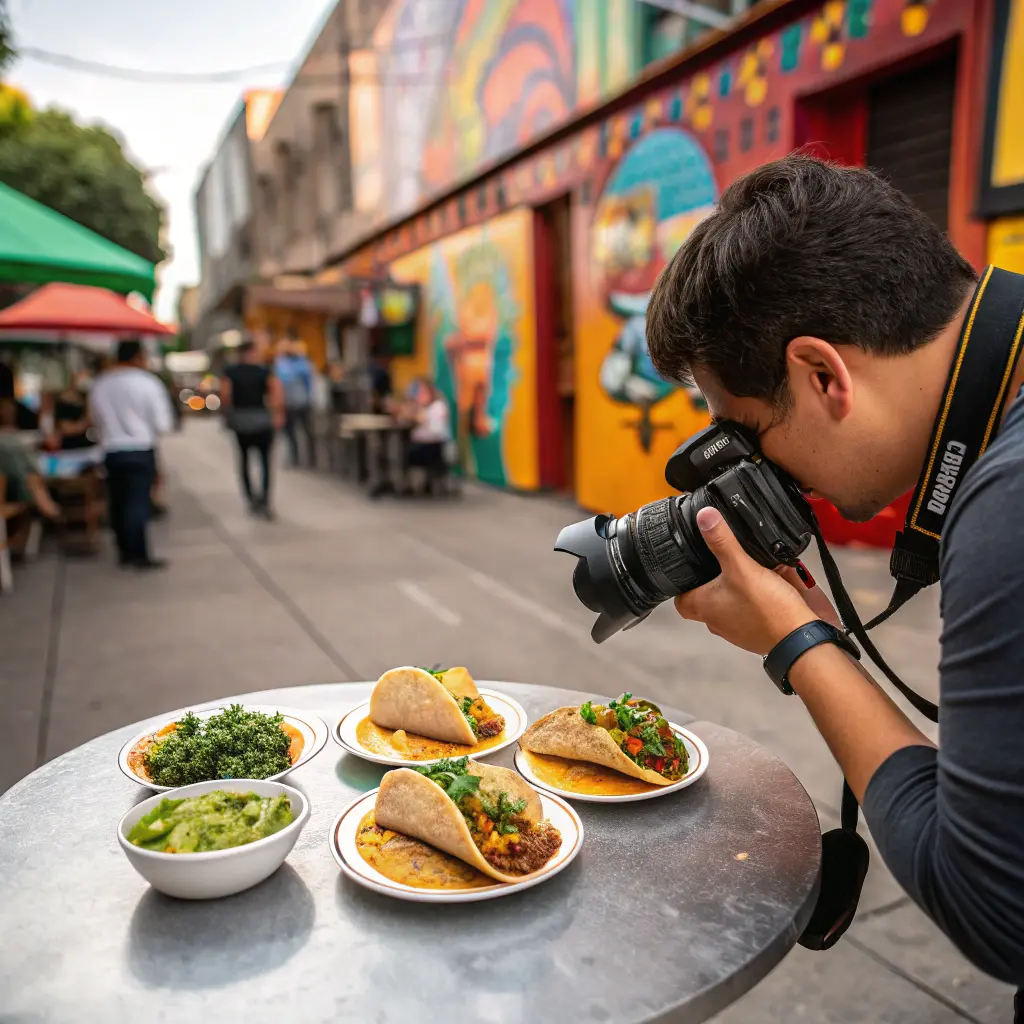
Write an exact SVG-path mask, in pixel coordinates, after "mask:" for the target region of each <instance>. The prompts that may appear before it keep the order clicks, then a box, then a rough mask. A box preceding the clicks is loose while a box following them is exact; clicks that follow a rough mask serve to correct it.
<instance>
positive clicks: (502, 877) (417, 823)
mask: <svg viewBox="0 0 1024 1024" xmlns="http://www.w3.org/2000/svg"><path fill="white" fill-rule="evenodd" d="M468 767H469V772H470V774H471V775H479V776H480V791H481V792H483V793H484V794H485V795H486V796H488V797H490V798H491V799H492V800H497V797H498V794H499V793H507V794H508V796H509V797H510V798H511V799H512V800H526V810H524V811H523V814H522V817H523V818H525V819H526V820H527V821H529V822H530V824H537V823H538V822H540V820H541V818H542V816H543V814H544V808H543V805H542V804H541V801H540V796H539V795H538V794H537V792H536V790H534V789H533V788H532V787H531V786H530V785H529V784H528V783H527V782H526V781H525V779H523V778H522V777H521V776H520V775H518V774H517V773H516V772H514V771H511V770H510V769H508V768H501V767H500V766H498V765H493V764H477V763H476V762H475V761H471V762H470V763H469V766H468ZM373 817H374V820H375V821H376V823H377V824H378V825H379V826H380V827H381V828H387V829H391V830H392V831H393V832H400V833H402V835H406V836H412V837H413V838H414V839H419V840H421V841H422V842H424V843H427V844H428V845H429V846H434V847H436V848H437V849H438V850H443V851H444V852H445V853H450V854H451V855H452V856H453V857H458V858H459V860H461V861H464V862H465V863H466V864H469V865H470V866H471V867H474V868H476V869H477V871H482V872H483V873H484V874H485V875H488V876H489V877H491V878H494V879H497V880H498V881H499V882H521V881H522V880H523V879H524V878H532V877H533V875H535V874H537V872H536V871H534V872H531V873H530V874H528V875H510V874H506V873H505V872H504V871H499V870H498V869H497V868H495V867H493V866H492V865H491V864H490V863H489V862H488V861H487V859H486V858H485V857H484V855H483V854H482V853H481V852H480V850H479V849H478V847H477V845H476V843H474V842H473V836H472V835H471V833H470V831H469V826H468V825H467V824H466V819H465V818H464V817H463V815H462V811H460V810H459V808H458V807H457V806H456V805H455V803H454V802H453V801H452V800H451V799H450V798H449V796H448V794H447V793H446V792H445V791H444V790H443V789H442V788H441V787H440V786H439V785H437V783H436V782H431V781H430V779H428V778H427V777H426V776H425V775H420V774H419V772H414V771H413V770H412V769H411V768H395V769H394V770H393V771H390V772H388V773H387V774H386V775H385V776H384V778H383V779H381V782H380V789H379V790H378V792H377V802H376V804H375V806H374V811H373ZM538 870H543V868H539V869H538Z"/></svg>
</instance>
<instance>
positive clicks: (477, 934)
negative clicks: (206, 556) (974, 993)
mask: <svg viewBox="0 0 1024 1024" xmlns="http://www.w3.org/2000/svg"><path fill="white" fill-rule="evenodd" d="M487 685H488V686H491V687H492V688H494V689H500V690H503V691H505V692H507V693H508V694H509V695H510V696H512V697H514V698H515V699H516V700H518V701H520V703H522V704H523V706H524V707H525V708H526V711H527V713H528V714H529V716H530V718H531V719H535V718H537V717H538V716H539V715H541V714H543V713H544V712H546V711H549V710H550V709H552V708H554V707H558V706H560V705H565V704H577V703H579V702H580V701H581V700H583V699H586V697H588V696H592V697H593V698H594V699H595V700H596V699H598V698H597V696H596V695H588V694H581V693H578V692H575V691H573V690H561V689H552V688H549V687H544V686H528V685H523V684H517V683H488V684H487ZM370 689H371V686H370V684H368V683H341V684H331V685H323V686H301V687H295V688H290V689H283V690H269V691H264V692H262V693H258V694H246V695H244V696H242V697H237V698H236V697H232V698H230V699H231V700H239V701H248V702H251V703H259V704H279V705H280V706H282V707H284V706H290V707H298V708H306V709H310V710H315V711H316V712H318V713H319V714H321V715H322V716H323V718H324V720H325V722H327V724H328V726H333V724H334V723H335V722H336V721H337V719H338V718H339V717H340V715H341V714H342V713H343V712H344V711H346V710H348V709H349V708H352V707H354V706H355V705H356V704H358V703H360V702H361V701H364V700H366V699H367V698H368V697H369V694H370ZM216 703H221V702H216ZM664 710H665V711H666V713H667V715H668V717H669V718H670V719H671V720H672V721H674V722H676V723H677V724H680V725H686V726H687V728H690V729H692V730H693V731H694V732H695V733H696V734H697V735H699V736H700V737H701V738H702V739H703V740H704V742H705V743H706V744H707V746H708V750H709V751H710V762H709V767H708V771H707V774H706V775H705V776H704V777H703V778H702V779H700V780H699V781H698V782H697V783H696V784H694V785H693V786H692V787H689V788H687V789H683V790H681V791H679V792H676V793H674V794H671V795H669V796H666V797H662V798H660V799H656V800H646V801H641V802H635V803H627V804H611V805H600V804H587V803H578V802H577V803H576V804H575V805H574V806H575V807H576V809H577V810H578V812H579V814H580V817H581V818H582V820H583V823H584V827H585V830H586V835H585V838H584V842H583V848H582V850H581V851H580V855H579V857H577V859H576V860H575V861H574V862H573V863H572V864H571V865H570V866H569V867H568V868H567V869H566V870H565V871H563V872H562V873H561V874H559V875H557V876H556V877H554V878H552V879H551V880H550V881H546V882H543V883H542V884H540V885H537V886H535V887H534V888H532V889H529V890H527V891H524V892H520V893H516V894H513V895H511V896H508V897H505V898H502V899H497V900H489V901H485V902H480V903H469V904H460V905H446V906H437V905H434V906H430V905H425V904H420V903H406V902H401V901H398V900H394V899H389V898H388V897H386V896H381V895H377V894H376V893H372V892H368V891H366V890H364V889H362V888H360V887H359V886H357V885H356V884H354V883H352V882H350V881H349V880H348V879H346V878H345V877H344V876H342V874H341V872H340V871H339V870H338V868H337V865H336V864H335V862H334V860H333V859H332V857H331V852H330V849H329V848H328V832H329V831H330V827H331V824H332V823H333V821H334V819H335V817H336V816H337V815H338V813H339V811H340V810H341V809H342V808H343V807H344V806H345V805H346V804H348V803H349V802H350V801H351V800H353V799H354V798H355V797H356V796H358V795H359V794H360V793H363V792H365V791H367V790H370V789H372V788H374V787H375V786H377V785H378V783H379V782H380V777H381V775H382V773H383V771H384V770H385V769H383V768H381V767H378V766H376V765H373V764H371V763H369V762H367V761H362V760H359V759H358V758H356V757H353V756H351V755H349V754H344V753H342V751H341V749H340V748H339V747H338V746H337V745H336V744H335V743H334V741H333V740H329V741H328V745H327V747H326V748H325V749H324V750H323V751H322V752H321V753H320V754H318V755H317V756H316V757H315V758H314V759H313V760H312V761H310V762H309V763H308V764H306V765H304V766H303V767H301V768H299V769H297V770H296V771H295V772H294V773H293V774H292V775H290V776H289V777H288V779H287V781H288V782H289V783H290V784H291V785H293V786H295V787H296V788H298V789H300V790H302V791H303V792H304V793H305V794H306V796H307V797H308V798H309V799H310V801H311V803H312V816H311V817H310V820H309V822H308V824H307V825H306V827H305V830H304V831H303V833H302V835H301V836H300V837H299V841H298V843H297V844H296V847H295V849H294V850H293V851H292V854H291V856H290V857H289V858H288V860H287V861H286V862H285V865H284V866H283V867H282V868H281V869H280V870H279V871H277V873H276V874H274V875H272V876H271V877H270V878H269V879H268V880H267V881H265V882H263V883H262V884H261V885H259V886H257V887H256V888H253V889H250V890H249V891H247V892H244V893H240V894H239V895H237V896H232V897H229V898H227V899H222V900H213V901H208V902H189V901H179V900H174V899H170V898H168V897H165V896H161V895H160V894H158V893H156V892H155V891H153V890H151V889H150V888H149V887H148V886H147V884H146V883H145V882H144V881H143V880H142V879H141V878H140V877H139V876H138V875H137V874H135V872H134V871H133V870H132V868H131V866H130V865H129V864H128V861H127V860H126V859H125V856H124V854H123V853H122V851H121V850H120V848H119V847H118V844H117V839H116V835H115V831H116V826H117V822H118V819H119V818H120V817H121V815H122V814H123V813H124V812H125V811H126V810H127V809H128V808H129V807H131V806H132V804H133V803H135V802H136V801H138V800H141V799H143V798H144V797H146V796H149V795H151V794H150V793H149V791H148V790H145V789H143V788H142V787H141V786H137V785H135V784H134V783H132V782H131V781H130V780H129V779H128V778H126V777H125V776H124V775H123V774H122V773H121V771H120V770H119V768H118V765H117V753H118V750H119V749H120V747H121V746H122V744H124V743H125V742H126V741H127V740H129V739H130V738H131V737H132V736H133V735H135V734H137V733H138V732H139V731H141V730H142V729H143V728H144V725H143V724H141V723H140V724H135V725H130V726H125V727H124V728H122V729H118V730H116V731H115V732H111V733H107V735H105V736H101V737H99V738H98V739H95V740H92V741H91V742H89V743H86V744H85V745H83V746H81V747H78V748H77V749H75V750H72V751H70V752H69V753H67V754H64V755H62V756H61V757H58V758H56V759H55V760H53V761H51V762H49V763H48V764H46V765H44V766H43V767H41V768H39V769H37V770H36V771H35V772H33V773H32V774H31V775H29V776H28V777H26V778H25V779H23V780H22V781H21V782H19V783H17V784H16V785H15V786H14V787H13V788H12V789H10V790H8V792H7V793H5V794H4V795H3V796H2V797H0V908H2V909H0V920H2V922H3V927H2V931H0V935H2V938H0V944H2V945H0V950H2V955H0V1007H2V1009H3V1014H0V1016H3V1019H5V1020H12V1021H14V1020H18V1021H32V1022H33V1024H43V1022H61V1024H63V1022H68V1024H71V1022H74V1024H80V1022H82V1021H122V1020H139V1019H146V1020H153V1021H200V1020H202V1021H224V1022H227V1021H240V1020H244V1021H246V1022H247V1024H261V1022H264V1021H266V1022H268V1024H269V1022H273V1024H280V1022H281V1021H296V1022H307V1021H313V1022H320V1021H323V1022H334V1021H348V1020H358V1021H360V1022H365V1024H371V1022H383V1021H389V1022H390V1021H410V1022H411V1021H415V1022H417V1024H419V1022H434V1021H437V1022H443V1024H461V1022H467V1024H468V1022H479V1021H486V1022H493V1024H505V1022H510V1024H511V1022H520V1021H522V1022H545V1021H557V1022H569V1021H588V1020H593V1021H611V1022H616V1024H620V1022H634V1021H686V1022H694V1021H702V1020H705V1019H706V1018H707V1017H709V1016H711V1015H712V1014H713V1013H716V1012H717V1011H719V1010H721V1009H722V1008H723V1007H725V1006H727V1005H728V1004H729V1003H731V1002H733V1001H734V1000H735V999H737V998H738V997H739V996H741V995H742V994H743V993H744V992H746V991H747V990H748V989H749V988H751V987H752V986H753V985H754V984H756V983H757V982H758V981H759V980H760V979H761V978H763V977H764V976H765V975H766V974H767V973H768V972H769V971H770V970H771V969H772V967H774V966H775V965H776V964H777V963H778V962H779V960H780V959H781V958H782V957H783V956H784V955H785V953H786V952H787V950H789V949H790V948H791V947H792V945H793V944H794V942H795V941H796V938H797V936H798V935H799V933H800V932H801V930H802V929H803V927H804V925H805V923H806V921H807V920H808V918H809V916H810V912H811V909H812V906H813V903H814V899H815V896H816V892H817V886H818V867H819V856H820V836H819V833H818V821H817V817H816V815H815V811H814V807H813V806H812V804H811V801H810V799H809V798H808V796H807V794H806V793H805V792H804V790H803V788H802V787H801V786H800V783H799V782H797V780H796V778H795V777H794V776H793V774H792V772H790V770H789V769H788V768H787V767H786V766H785V765H784V764H783V763H782V762H781V761H780V760H779V759H778V758H777V757H775V756H774V755H773V754H771V753H769V752H768V751H767V750H765V749H764V748H763V747H761V746H759V745H758V744H756V743H754V742H753V741H752V740H750V739H747V738H746V737H745V736H741V735H740V734H738V733H735V732H733V731H732V730H730V729H726V728H723V727H722V726H718V725H714V724H712V723H710V722H701V721H692V719H691V717H690V716H689V715H686V714H684V713H682V712H680V711H678V710H675V709H673V708H665V709H664ZM160 721H166V716H161V717H160V718H158V719H154V720H153V723H157V722H160ZM494 761H495V762H497V763H500V764H504V765H506V766H511V764H512V755H511V750H510V749H506V750H504V751H502V752H500V753H499V754H497V755H496V756H495V757H494ZM741 854H742V855H746V856H739V855H741Z"/></svg>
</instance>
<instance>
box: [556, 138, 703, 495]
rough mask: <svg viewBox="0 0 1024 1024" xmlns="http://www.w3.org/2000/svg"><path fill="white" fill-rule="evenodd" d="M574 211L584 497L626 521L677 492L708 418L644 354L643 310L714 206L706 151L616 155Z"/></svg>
mask: <svg viewBox="0 0 1024 1024" xmlns="http://www.w3.org/2000/svg"><path fill="white" fill-rule="evenodd" d="M599 183H600V188H599V189H595V193H596V194H595V196H594V197H593V200H592V202H591V203H589V204H584V203H582V202H579V203H576V204H575V206H574V223H573V234H572V242H573V305H574V323H575V330H574V337H575V364H576V403H575V408H576V452H575V467H576V480H575V490H576V498H577V500H578V501H579V503H580V504H581V505H583V506H584V507H585V508H588V509H592V510H593V511H595V512H611V513H614V514H615V515H622V514H623V513H625V512H629V511H632V510H633V509H636V508H639V506H641V505H644V504H646V503H647V502H649V501H654V500H656V499H658V498H662V497H664V496H665V495H666V494H669V493H672V491H671V488H670V487H669V486H668V484H667V483H666V482H665V463H666V462H667V461H668V457H669V456H670V455H671V454H672V452H673V451H675V449H676V448H677V447H678V446H679V445H680V444H681V443H682V442H683V441H685V440H686V439H687V438H688V437H689V436H690V435H691V434H693V433H695V432H696V431H697V430H700V429H701V428H702V427H705V426H706V425H707V424H708V422H709V418H708V415H707V411H706V407H705V404H704V401H703V398H702V397H701V396H700V395H699V394H691V393H690V392H689V391H687V390H686V389H685V388H678V387H674V386H673V385H671V384H669V383H668V382H666V381H664V380H663V379H662V378H661V377H660V376H659V375H658V374H657V372H656V371H655V370H654V367H653V366H652V365H651V363H650V358H649V356H648V355H647V347H646V343H645V340H644V339H645V337H646V334H645V323H644V311H645V309H646V304H647V301H648V297H649V295H650V292H651V289H653V287H654V284H655V281H656V280H657V278H658V275H659V274H660V273H661V271H662V270H663V269H664V267H665V266H666V264H667V263H668V260H669V259H670V258H671V257H672V255H673V253H674V252H675V251H676V249H678V248H679V246H680V245H681V244H682V242H683V241H684V239H685V238H686V236H687V235H688V234H689V233H690V231H691V230H692V229H693V227H694V225H695V224H697V223H698V222H699V221H700V219H701V218H702V217H704V216H705V215H706V214H707V213H708V211H709V210H710V209H711V208H712V205H713V203H714V202H715V200H716V198H717V185H716V183H715V179H714V175H713V172H712V168H711V163H710V160H709V159H708V157H707V155H706V153H705V152H704V149H703V144H702V143H701V141H700V140H699V139H698V138H697V137H696V136H694V135H692V134H690V133H688V132H686V131H684V130H682V129H680V128H676V127H663V128H658V129H656V130H654V131H651V132H649V133H648V134H646V135H644V136H642V137H641V138H640V139H639V140H638V141H636V142H635V143H632V144H630V145H629V146H628V147H626V148H624V149H622V150H621V152H619V153H617V154H615V155H614V157H613V161H612V163H611V166H610V168H609V169H608V173H607V175H606V176H605V177H604V180H603V181H600V179H599Z"/></svg>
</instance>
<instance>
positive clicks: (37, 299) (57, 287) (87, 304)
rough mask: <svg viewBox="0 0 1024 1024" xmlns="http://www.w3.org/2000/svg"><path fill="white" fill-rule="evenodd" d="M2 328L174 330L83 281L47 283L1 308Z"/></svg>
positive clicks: (120, 331)
mask: <svg viewBox="0 0 1024 1024" xmlns="http://www.w3.org/2000/svg"><path fill="white" fill-rule="evenodd" d="M0 330H19V331H96V332H98V333H101V334H174V333H175V330H174V328H173V327H168V326H167V325H166V324H162V323H161V322H160V321H159V320H157V319H156V318H155V317H153V316H150V315H149V313H144V312H143V311H142V310H140V309H135V307H134V306H131V305H130V304H129V303H128V301H127V300H126V299H125V297H124V296H123V295H118V294H117V293H116V292H111V291H107V289H106V288H92V287H90V286H88V285H83V284H63V283H54V284H45V285H43V287H42V288H38V289H36V291H34V292H32V294H31V295H28V296H26V297H25V298H24V299H22V300H21V301H20V302H16V303H14V305H13V306H8V307H7V309H4V310H0Z"/></svg>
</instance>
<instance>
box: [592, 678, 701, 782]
mask: <svg viewBox="0 0 1024 1024" xmlns="http://www.w3.org/2000/svg"><path fill="white" fill-rule="evenodd" d="M580 718H582V719H583V721H584V722H588V723H589V724H590V725H596V726H599V727H600V728H602V729H605V730H607V732H608V735H609V736H610V737H611V738H612V740H614V742H615V745H616V746H617V747H618V748H619V750H621V751H622V753H623V754H625V755H626V757H628V758H629V759H630V761H632V762H633V763H634V764H636V765H638V766H639V767H640V768H642V769H644V770H645V771H652V772H657V773H658V774H659V775H660V776H661V777H662V778H665V779H668V780H669V781H671V782H678V781H679V780H680V779H681V778H682V777H683V776H684V775H685V774H686V772H687V768H688V765H687V758H686V746H685V745H684V744H683V741H682V740H681V739H679V737H678V736H676V734H675V733H674V732H673V731H672V727H671V726H670V725H669V724H668V721H667V719H666V718H665V717H664V716H663V715H662V713H661V708H659V707H658V705H657V704H652V703H651V702H650V701H649V700H639V699H637V698H635V697H634V696H633V694H632V693H629V692H628V691H627V692H626V693H624V694H622V695H621V696H620V697H617V698H616V699H615V700H610V701H609V702H608V704H607V706H606V705H604V704H594V703H592V702H591V701H589V700H588V701H587V702H586V704H583V705H582V706H581V707H580Z"/></svg>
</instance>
